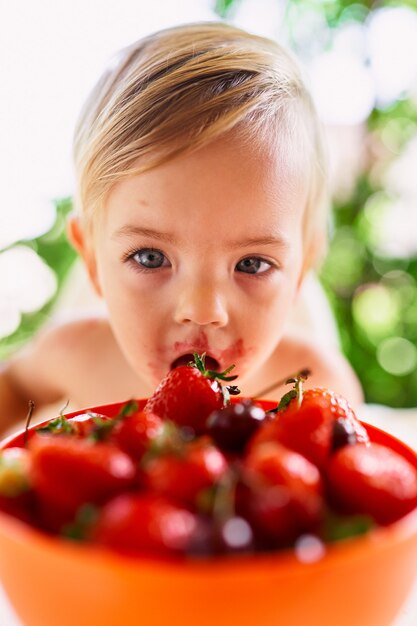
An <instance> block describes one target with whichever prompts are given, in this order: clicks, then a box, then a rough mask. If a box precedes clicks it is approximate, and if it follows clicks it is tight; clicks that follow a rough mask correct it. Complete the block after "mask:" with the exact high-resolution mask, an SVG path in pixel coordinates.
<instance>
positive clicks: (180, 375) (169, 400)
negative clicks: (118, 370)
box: [144, 354, 239, 434]
mask: <svg viewBox="0 0 417 626" xmlns="http://www.w3.org/2000/svg"><path fill="white" fill-rule="evenodd" d="M194 361H195V362H194V363H193V364H189V365H180V366H179V367H176V368H175V369H173V370H171V371H170V372H169V373H168V374H167V375H166V376H165V378H163V379H162V381H161V382H160V384H159V385H158V387H157V388H156V390H155V391H154V393H153V395H152V396H151V397H150V398H149V400H148V402H147V403H146V405H145V409H144V410H145V411H150V412H152V413H156V415H159V416H160V417H162V418H163V419H166V420H171V421H173V422H175V423H176V424H179V425H180V426H186V427H189V428H192V429H193V430H194V432H195V433H196V434H202V433H204V432H205V428H206V421H207V417H208V416H209V415H210V413H212V412H213V411H215V410H217V409H220V408H221V407H222V406H224V404H225V402H227V394H228V392H231V393H233V394H236V393H239V391H238V390H237V388H236V387H231V388H230V387H225V388H224V387H223V386H222V385H221V383H220V382H219V381H220V380H221V381H226V382H229V381H231V380H234V379H235V378H236V376H228V374H229V372H230V371H231V369H232V368H233V367H234V366H233V365H232V366H231V367H229V368H227V369H226V370H225V371H224V372H213V371H211V370H206V368H205V365H204V361H205V354H203V355H202V356H201V357H200V356H199V355H198V354H194ZM225 394H226V397H225Z"/></svg>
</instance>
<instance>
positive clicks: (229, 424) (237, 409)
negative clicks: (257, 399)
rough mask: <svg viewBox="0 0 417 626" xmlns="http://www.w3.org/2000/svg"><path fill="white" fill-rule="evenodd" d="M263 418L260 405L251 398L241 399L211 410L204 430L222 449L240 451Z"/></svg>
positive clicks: (264, 416) (263, 414) (263, 413)
mask: <svg viewBox="0 0 417 626" xmlns="http://www.w3.org/2000/svg"><path fill="white" fill-rule="evenodd" d="M265 418H266V414H265V411H264V410H263V409H262V408H261V407H260V406H258V405H256V404H254V403H253V402H252V401H251V400H242V402H238V403H236V404H229V405H228V406H226V407H224V408H223V409H219V410H218V411H213V412H212V413H211V414H210V415H209V417H208V418H207V422H206V432H207V433H208V434H209V435H210V436H211V437H212V438H213V440H214V441H215V442H216V444H217V445H218V446H219V448H221V449H222V450H225V451H227V452H242V451H243V450H244V448H245V446H246V444H247V442H248V440H249V439H250V437H251V436H252V435H253V433H254V432H255V431H256V430H257V429H258V428H259V426H260V425H261V424H262V422H263V421H264V420H265Z"/></svg>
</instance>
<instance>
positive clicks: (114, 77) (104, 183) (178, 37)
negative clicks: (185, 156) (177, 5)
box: [74, 22, 327, 262]
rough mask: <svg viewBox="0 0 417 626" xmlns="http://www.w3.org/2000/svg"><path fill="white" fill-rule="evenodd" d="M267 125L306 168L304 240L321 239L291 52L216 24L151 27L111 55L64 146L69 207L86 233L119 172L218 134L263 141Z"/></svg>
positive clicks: (322, 182)
mask: <svg viewBox="0 0 417 626" xmlns="http://www.w3.org/2000/svg"><path fill="white" fill-rule="evenodd" d="M277 130H278V132H279V137H280V143H281V144H283V145H284V147H285V149H286V150H288V152H286V153H285V155H286V156H288V159H294V150H296V151H297V153H298V154H299V155H300V160H302V161H303V163H306V164H307V168H306V166H305V165H303V168H304V169H307V170H308V173H307V174H308V175H307V184H308V197H307V202H306V207H305V214H304V241H305V245H310V246H311V244H312V242H313V240H314V239H315V240H316V242H317V238H318V236H319V238H320V237H321V240H322V241H323V242H324V241H325V239H326V237H325V233H326V226H325V220H326V215H327V184H326V167H325V158H324V151H323V144H322V133H321V129H320V124H319V121H318V119H317V115H316V112H315V108H314V105H313V103H312V100H311V97H310V95H309V93H308V91H307V89H306V87H305V85H304V82H303V80H302V77H301V73H300V70H299V68H298V66H297V64H296V62H295V61H294V59H293V58H292V56H291V55H290V54H289V53H288V52H286V51H285V50H284V49H283V48H282V47H281V46H280V45H279V44H277V43H275V42H273V41H271V40H269V39H265V38H262V37H258V36H256V35H252V34H249V33H247V32H245V31H242V30H240V29H237V28H234V27H232V26H229V25H226V24H224V23H215V22H213V23H212V22H206V23H201V24H189V25H185V26H179V27H175V28H170V29H166V30H162V31H159V32H157V33H155V34H153V35H150V36H149V37H146V38H144V39H142V40H140V41H138V42H136V43H134V44H133V45H131V46H129V47H127V48H126V49H124V50H122V51H121V53H119V55H118V57H117V59H116V60H115V62H114V63H113V64H112V66H111V67H109V68H108V69H107V71H106V72H105V73H104V74H103V76H102V77H101V79H100V80H99V82H98V83H97V85H96V86H95V87H94V89H93V91H92V92H91V94H90V96H89V98H88V100H87V102H86V104H85V106H84V108H83V110H82V112H81V115H80V118H79V121H78V124H77V127H76V132H75V142H74V156H75V175H76V193H75V206H76V210H78V212H79V213H80V215H81V218H82V220H83V222H84V225H85V227H86V228H87V229H89V228H91V225H92V222H93V216H94V215H95V213H97V210H98V209H100V207H102V206H103V204H104V201H105V199H106V196H107V195H108V193H109V191H110V190H111V188H112V187H113V186H114V184H115V183H116V182H118V181H120V180H121V179H122V178H125V177H128V176H132V175H134V174H138V173H140V172H143V171H145V170H149V169H151V168H153V167H156V166H158V165H160V164H162V163H164V162H166V161H168V160H169V159H172V158H174V157H175V156H177V155H178V154H180V153H183V152H186V151H190V150H196V149H198V148H200V147H202V146H204V145H207V144H208V143H210V142H211V141H213V140H214V139H216V138H218V137H220V136H221V135H224V134H226V133H228V132H239V133H240V134H241V135H243V136H244V137H246V138H248V139H250V140H251V141H252V142H253V141H254V140H255V139H256V140H257V141H259V140H262V139H263V138H265V139H266V140H268V141H271V137H272V136H274V135H273V133H274V132H275V131H277ZM283 137H284V139H283ZM287 146H288V148H287ZM301 155H302V158H301ZM295 159H297V156H295ZM319 248H321V246H319ZM317 252H318V253H319V254H321V253H322V250H321V249H319V250H317ZM315 256H317V255H316V254H315ZM314 260H315V259H312V262H314Z"/></svg>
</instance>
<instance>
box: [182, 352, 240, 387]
mask: <svg viewBox="0 0 417 626" xmlns="http://www.w3.org/2000/svg"><path fill="white" fill-rule="evenodd" d="M193 356H194V363H193V362H192V361H191V363H190V364H189V365H190V367H196V368H197V369H198V371H199V372H201V373H202V374H203V376H205V377H206V378H212V379H213V380H222V381H224V382H230V381H232V380H236V378H237V376H228V374H229V372H231V371H232V369H234V367H235V366H234V365H230V366H229V367H228V368H227V369H225V370H224V372H215V371H213V370H207V369H206V366H205V361H206V353H205V352H203V354H202V355H201V356H200V355H199V354H197V352H194V355H193Z"/></svg>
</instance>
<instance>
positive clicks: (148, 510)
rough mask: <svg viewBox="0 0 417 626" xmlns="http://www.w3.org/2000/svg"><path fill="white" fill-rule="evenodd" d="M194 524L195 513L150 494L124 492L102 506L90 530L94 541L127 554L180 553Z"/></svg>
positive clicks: (192, 532) (189, 537) (192, 530)
mask: <svg viewBox="0 0 417 626" xmlns="http://www.w3.org/2000/svg"><path fill="white" fill-rule="evenodd" d="M196 527H197V521H196V516H195V515H194V514H193V513H192V512H190V511H188V510H187V509H185V508H183V507H180V506H178V505H176V504H173V503H172V502H171V501H170V500H168V499H167V498H164V497H162V496H160V495H156V494H153V493H140V494H135V493H124V494H122V495H120V496H117V497H116V498H113V499H112V500H110V501H109V502H107V504H105V505H104V507H103V508H102V510H101V511H100V512H99V514H98V518H97V520H96V522H95V523H94V525H93V527H92V528H91V530H90V539H91V540H92V541H93V542H95V543H100V544H103V545H105V546H109V547H112V548H116V549H117V550H120V551H123V552H128V553H136V554H137V553H139V554H154V555H155V554H156V555H160V556H169V555H170V554H178V553H182V552H184V551H185V550H186V549H187V546H188V544H189V542H190V540H191V537H192V536H193V534H194V532H195V530H196Z"/></svg>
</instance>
